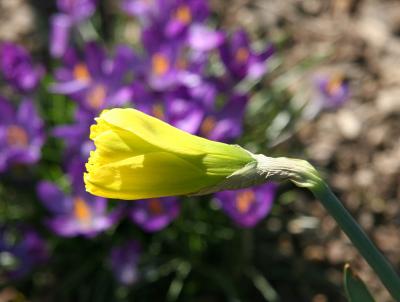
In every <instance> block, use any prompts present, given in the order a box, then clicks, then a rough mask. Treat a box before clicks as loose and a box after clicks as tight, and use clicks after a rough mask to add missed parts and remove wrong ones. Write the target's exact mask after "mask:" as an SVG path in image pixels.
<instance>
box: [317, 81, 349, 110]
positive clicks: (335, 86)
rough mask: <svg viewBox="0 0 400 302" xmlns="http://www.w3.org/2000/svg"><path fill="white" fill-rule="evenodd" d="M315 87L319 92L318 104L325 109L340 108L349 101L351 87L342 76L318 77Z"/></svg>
mask: <svg viewBox="0 0 400 302" xmlns="http://www.w3.org/2000/svg"><path fill="white" fill-rule="evenodd" d="M315 85H316V87H317V92H318V103H320V104H319V105H320V106H321V107H323V108H328V109H331V108H337V107H340V106H342V105H343V104H344V103H345V102H346V101H347V100H348V99H349V95H350V91H349V85H348V84H347V83H346V82H345V81H344V79H343V77H342V76H341V75H338V74H335V75H331V76H327V75H320V76H318V77H316V79H315Z"/></svg>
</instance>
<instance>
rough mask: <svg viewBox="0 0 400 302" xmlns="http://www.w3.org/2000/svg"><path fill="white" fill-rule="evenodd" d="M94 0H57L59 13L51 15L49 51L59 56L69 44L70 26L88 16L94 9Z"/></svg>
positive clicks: (54, 55)
mask: <svg viewBox="0 0 400 302" xmlns="http://www.w3.org/2000/svg"><path fill="white" fill-rule="evenodd" d="M96 2H97V1H96V0H58V1H57V6H58V9H59V10H60V13H58V14H55V15H53V16H52V18H51V20H50V23H51V34H50V53H51V55H52V56H53V57H56V58H60V57H62V56H63V55H64V53H65V51H66V50H67V46H68V44H69V37H70V32H71V30H72V28H73V27H74V26H76V25H79V24H80V23H81V22H83V21H85V20H86V19H88V18H90V17H91V16H92V15H93V13H94V12H95V10H96Z"/></svg>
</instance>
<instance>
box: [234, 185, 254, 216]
mask: <svg viewBox="0 0 400 302" xmlns="http://www.w3.org/2000/svg"><path fill="white" fill-rule="evenodd" d="M255 197H256V196H255V194H254V192H253V191H251V190H245V191H242V192H239V193H238V194H237V196H236V208H237V209H238V211H239V212H240V213H242V214H244V213H247V212H248V210H249V209H250V206H251V205H252V203H254V201H255Z"/></svg>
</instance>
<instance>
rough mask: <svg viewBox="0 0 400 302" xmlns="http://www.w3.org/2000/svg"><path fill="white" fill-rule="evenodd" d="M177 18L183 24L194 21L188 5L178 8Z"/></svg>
mask: <svg viewBox="0 0 400 302" xmlns="http://www.w3.org/2000/svg"><path fill="white" fill-rule="evenodd" d="M175 18H176V19H177V20H179V21H180V22H182V23H183V24H189V23H190V22H191V21H192V13H191V12H190V8H189V7H188V6H187V5H182V6H180V7H178V9H177V10H176V13H175Z"/></svg>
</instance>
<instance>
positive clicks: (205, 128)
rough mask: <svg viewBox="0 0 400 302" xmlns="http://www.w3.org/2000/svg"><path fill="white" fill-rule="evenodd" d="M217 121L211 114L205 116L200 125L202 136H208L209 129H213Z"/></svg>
mask: <svg viewBox="0 0 400 302" xmlns="http://www.w3.org/2000/svg"><path fill="white" fill-rule="evenodd" d="M216 124H217V121H216V120H215V118H214V117H213V116H207V117H206V118H205V119H204V121H203V122H202V123H201V126H200V134H201V135H202V136H208V135H209V134H210V133H211V131H213V130H214V128H215V125H216Z"/></svg>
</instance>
